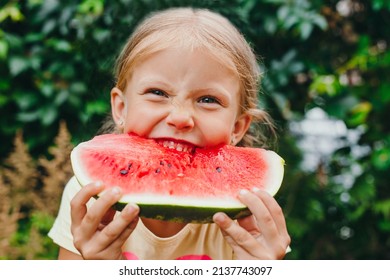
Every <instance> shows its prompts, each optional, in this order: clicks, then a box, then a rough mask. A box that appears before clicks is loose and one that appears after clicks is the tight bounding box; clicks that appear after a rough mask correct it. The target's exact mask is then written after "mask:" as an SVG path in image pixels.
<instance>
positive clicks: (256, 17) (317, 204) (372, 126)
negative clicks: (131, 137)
mask: <svg viewBox="0 0 390 280" xmlns="http://www.w3.org/2000/svg"><path fill="white" fill-rule="evenodd" d="M0 3H1V4H0V111H1V118H0V137H1V145H0V156H1V158H5V157H6V155H7V154H8V153H9V151H10V150H11V148H12V141H13V138H14V136H15V133H16V131H17V130H19V129H22V130H23V133H24V138H25V140H26V141H27V144H28V146H29V148H30V151H31V152H32V154H33V155H35V156H39V155H41V154H44V153H45V152H46V151H47V147H48V146H50V145H51V144H52V143H53V139H54V137H55V135H56V133H57V131H58V125H59V123H60V121H61V120H65V121H66V123H67V126H68V128H69V130H70V132H71V134H72V137H73V141H74V143H77V142H79V141H83V140H86V139H88V138H90V137H91V136H93V135H94V134H95V133H96V130H97V129H98V128H99V127H100V125H101V122H102V120H103V119H104V117H105V116H106V115H107V114H108V113H109V91H110V88H111V87H112V85H113V78H112V77H113V75H112V70H113V63H114V61H115V57H116V55H117V54H118V52H119V50H120V48H121V46H122V44H123V43H124V42H125V40H126V39H127V37H128V36H129V35H130V33H131V31H132V30H133V28H134V26H135V25H136V24H137V23H138V22H139V20H140V19H142V18H143V17H144V16H145V15H146V14H148V13H149V12H151V11H155V10H160V9H164V8H167V7H173V6H193V7H204V8H208V9H211V10H214V11H217V12H220V13H221V14H223V15H225V16H227V17H228V18H229V19H230V20H231V21H232V22H233V23H234V24H235V25H236V26H237V27H238V28H239V29H240V30H241V31H242V32H243V33H244V34H245V36H246V38H247V39H248V41H249V42H250V43H251V44H252V46H253V47H254V49H255V51H256V52H257V53H258V54H259V56H260V57H261V64H260V66H261V67H262V69H263V70H264V78H263V89H262V93H261V106H263V107H265V108H266V109H267V110H268V111H269V112H270V113H271V115H272V116H273V117H274V119H275V120H276V122H277V124H278V127H279V135H280V138H279V145H278V152H279V153H280V154H281V155H282V156H283V157H284V158H285V160H286V163H287V165H286V175H285V176H286V177H285V180H284V184H283V187H282V189H281V191H280V193H279V194H278V195H277V199H278V201H279V203H280V204H281V206H282V207H283V209H284V212H285V214H286V218H287V223H288V228H289V232H290V234H291V237H292V244H291V247H292V252H291V253H289V254H288V255H287V259H389V258H390V188H389V182H390V172H389V170H390V124H389V121H388V120H389V117H390V116H389V115H390V79H389V77H390V50H389V44H390V42H389V39H390V29H389V28H388V27H389V25H390V24H389V23H390V2H389V1H387V0H373V1H368V0H367V1H366V0H341V1H337V0H334V1H331V0H328V1H326V0H313V1H308V0H296V1H289V0H263V1H261V0H258V1H256V0H231V1H218V0H215V1H212V0H201V1H189V0H188V1H187V0H183V1H179V0H177V1H174V0H158V1H150V0H118V1H104V0H83V1H75V0H73V1H72V0H68V1H60V0H26V1H16V0H9V1H1V2H0ZM312 108H321V109H322V110H324V111H325V112H326V113H327V114H328V115H329V118H330V120H342V121H343V122H344V123H345V125H346V126H347V128H348V129H349V131H351V132H353V131H355V132H356V131H357V132H359V133H358V138H357V140H356V141H348V139H347V137H346V136H344V137H341V138H340V139H336V140H337V141H339V142H338V143H340V141H341V143H342V144H341V145H339V146H338V149H337V150H335V151H332V153H331V155H329V156H324V155H322V157H321V161H320V162H319V163H318V164H317V165H316V166H315V167H314V168H311V169H305V168H304V167H303V165H302V163H303V160H304V158H305V155H306V153H307V150H305V149H304V148H305V147H304V146H302V145H299V143H301V142H300V141H301V140H302V139H304V137H305V135H303V134H302V133H299V132H297V131H294V130H293V129H292V127H293V126H292V125H294V124H295V125H296V124H300V121H301V120H302V119H303V118H304V116H305V114H306V113H307V112H308V111H309V110H310V109H312ZM324 129H326V128H324ZM356 151H363V152H356Z"/></svg>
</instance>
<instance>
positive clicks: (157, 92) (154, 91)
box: [146, 88, 168, 96]
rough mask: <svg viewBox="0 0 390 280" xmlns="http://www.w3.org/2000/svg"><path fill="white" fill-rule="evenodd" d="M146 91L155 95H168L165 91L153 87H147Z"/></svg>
mask: <svg viewBox="0 0 390 280" xmlns="http://www.w3.org/2000/svg"><path fill="white" fill-rule="evenodd" d="M146 92H147V93H151V94H154V95H157V96H168V95H167V94H166V92H165V91H163V90H159V89H154V88H152V89H148V90H147V91H146Z"/></svg>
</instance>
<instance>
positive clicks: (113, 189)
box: [111, 187, 122, 195]
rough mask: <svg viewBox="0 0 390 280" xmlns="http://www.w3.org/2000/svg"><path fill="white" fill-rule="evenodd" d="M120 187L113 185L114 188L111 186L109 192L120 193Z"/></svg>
mask: <svg viewBox="0 0 390 280" xmlns="http://www.w3.org/2000/svg"><path fill="white" fill-rule="evenodd" d="M121 191H122V190H121V188H120V187H114V188H112V189H111V192H112V193H113V194H115V195H116V194H120V193H121Z"/></svg>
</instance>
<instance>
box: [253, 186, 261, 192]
mask: <svg viewBox="0 0 390 280" xmlns="http://www.w3.org/2000/svg"><path fill="white" fill-rule="evenodd" d="M252 191H253V192H255V193H257V192H259V191H260V189H259V188H258V187H253V188H252Z"/></svg>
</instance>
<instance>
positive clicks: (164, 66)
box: [49, 8, 290, 259]
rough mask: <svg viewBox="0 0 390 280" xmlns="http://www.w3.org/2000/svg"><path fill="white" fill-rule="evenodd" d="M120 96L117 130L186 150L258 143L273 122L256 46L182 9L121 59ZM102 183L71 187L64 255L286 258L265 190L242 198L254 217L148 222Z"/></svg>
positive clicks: (160, 16)
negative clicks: (262, 103)
mask: <svg viewBox="0 0 390 280" xmlns="http://www.w3.org/2000/svg"><path fill="white" fill-rule="evenodd" d="M116 70H117V71H116V85H115V87H114V88H113V89H112V90H111V106H112V120H113V128H112V130H111V132H112V131H116V132H118V133H128V132H132V133H136V134H138V135H141V136H143V137H146V138H152V139H156V141H158V142H159V143H161V145H164V146H166V147H167V148H170V149H176V150H178V151H182V152H186V151H190V150H192V149H194V148H201V147H209V146H215V145H218V144H230V145H242V146H249V145H252V144H254V140H256V139H257V140H258V139H259V138H258V137H256V136H255V135H254V134H253V132H252V130H251V129H250V128H252V126H251V123H252V122H254V123H255V122H261V123H268V124H269V123H270V121H269V119H268V117H267V115H266V114H265V113H264V112H263V111H261V110H259V109H257V107H256V106H257V103H258V100H257V93H258V78H259V72H258V66H257V62H256V58H255V55H254V54H253V52H252V50H251V48H250V47H249V45H248V44H247V42H246V41H245V39H244V38H243V36H242V35H241V34H240V33H239V32H238V30H237V29H236V28H235V27H233V25H232V24H231V23H230V22H229V21H228V20H227V19H225V18H224V17H222V16H220V15H218V14H216V13H213V12H210V11H207V10H198V9H191V8H176V9H170V10H166V11H163V12H159V13H156V14H154V15H153V16H151V17H149V18H147V19H146V20H145V21H144V22H143V23H142V24H141V25H139V26H138V28H137V29H136V30H135V32H134V33H133V35H132V36H131V37H130V39H129V40H128V42H127V44H126V45H125V47H124V49H123V51H122V52H121V54H120V56H119V58H118V60H117V68H116ZM102 189H103V185H102V183H100V182H96V183H94V184H90V185H87V186H85V187H83V188H81V187H80V186H79V185H78V183H77V181H76V180H75V179H74V178H73V179H71V180H70V182H69V183H68V185H67V186H66V188H65V191H64V194H63V198H62V202H61V207H60V210H59V214H58V217H57V219H56V221H55V224H54V226H53V228H52V229H51V231H50V233H49V236H50V237H51V238H52V239H53V240H54V242H56V243H57V244H58V245H59V246H60V252H59V258H60V259H281V258H283V257H284V255H285V253H286V249H287V248H288V245H289V243H290V237H289V235H288V233H287V229H286V224H285V219H284V216H283V213H282V211H281V208H280V207H279V205H278V204H277V202H276V201H275V200H274V198H273V197H271V196H270V195H268V194H267V193H265V192H262V191H260V190H259V189H257V188H253V190H252V191H246V190H243V191H241V192H240V193H239V194H238V197H239V199H240V200H241V201H242V202H243V203H244V204H245V205H247V206H248V207H249V209H250V210H251V212H252V213H253V215H252V216H250V217H247V218H243V219H240V220H238V221H232V220H231V219H230V218H229V217H227V215H225V214H224V213H216V214H215V215H214V217H213V220H214V223H212V224H182V223H173V222H166V221H158V220H152V219H146V218H139V217H138V213H139V208H138V206H137V205H133V204H128V205H127V206H126V207H125V208H124V209H123V210H122V212H120V213H115V212H114V210H112V209H111V206H112V205H113V204H114V203H115V202H117V201H118V199H119V198H120V196H121V190H120V189H119V188H115V187H114V188H112V189H111V191H110V192H106V193H105V195H103V196H102V197H101V198H99V199H98V200H94V199H93V196H95V195H96V194H98V193H100V192H101V191H102Z"/></svg>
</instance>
